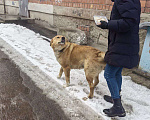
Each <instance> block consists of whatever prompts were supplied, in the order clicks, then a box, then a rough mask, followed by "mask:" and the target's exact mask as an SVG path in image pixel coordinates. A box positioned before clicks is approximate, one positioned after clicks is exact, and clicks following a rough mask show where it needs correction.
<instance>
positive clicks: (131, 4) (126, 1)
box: [105, 0, 141, 68]
mask: <svg viewBox="0 0 150 120" xmlns="http://www.w3.org/2000/svg"><path fill="white" fill-rule="evenodd" d="M112 1H114V5H113V8H112V12H111V16H110V21H109V22H108V29H109V35H108V51H107V52H106V55H105V61H106V62H107V63H108V64H110V65H114V66H118V67H125V68H133V67H135V66H137V65H138V62H139V54H138V53H139V23H140V13H141V4H140V0H112Z"/></svg>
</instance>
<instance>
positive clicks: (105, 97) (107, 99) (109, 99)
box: [104, 95, 114, 103]
mask: <svg viewBox="0 0 150 120" xmlns="http://www.w3.org/2000/svg"><path fill="white" fill-rule="evenodd" d="M104 100H105V101H107V102H109V103H113V102H114V101H113V99H112V97H111V96H109V95H104Z"/></svg>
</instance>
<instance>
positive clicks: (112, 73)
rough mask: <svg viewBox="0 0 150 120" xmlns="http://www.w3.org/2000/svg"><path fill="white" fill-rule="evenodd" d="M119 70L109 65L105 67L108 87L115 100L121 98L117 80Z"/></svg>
mask: <svg viewBox="0 0 150 120" xmlns="http://www.w3.org/2000/svg"><path fill="white" fill-rule="evenodd" d="M119 69H120V67H115V66H112V65H108V64H107V65H106V67H105V72H104V77H105V79H106V81H107V85H108V88H109V91H110V93H111V97H112V98H113V99H116V98H120V94H119V88H118V83H117V80H116V73H117V72H118V70H119Z"/></svg>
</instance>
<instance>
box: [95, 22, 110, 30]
mask: <svg viewBox="0 0 150 120" xmlns="http://www.w3.org/2000/svg"><path fill="white" fill-rule="evenodd" d="M97 26H98V27H100V28H102V29H108V23H107V22H106V21H100V24H99V25H98V24H97Z"/></svg>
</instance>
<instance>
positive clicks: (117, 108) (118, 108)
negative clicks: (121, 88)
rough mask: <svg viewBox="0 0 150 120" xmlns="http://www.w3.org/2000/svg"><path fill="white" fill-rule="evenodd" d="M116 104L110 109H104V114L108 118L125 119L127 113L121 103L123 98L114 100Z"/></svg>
mask: <svg viewBox="0 0 150 120" xmlns="http://www.w3.org/2000/svg"><path fill="white" fill-rule="evenodd" d="M113 101H114V104H113V106H112V107H111V108H110V109H104V110H103V112H104V113H105V114H106V115H107V116H108V117H116V116H119V117H125V116H126V113H125V110H124V108H123V106H122V103H121V98H117V99H113Z"/></svg>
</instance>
